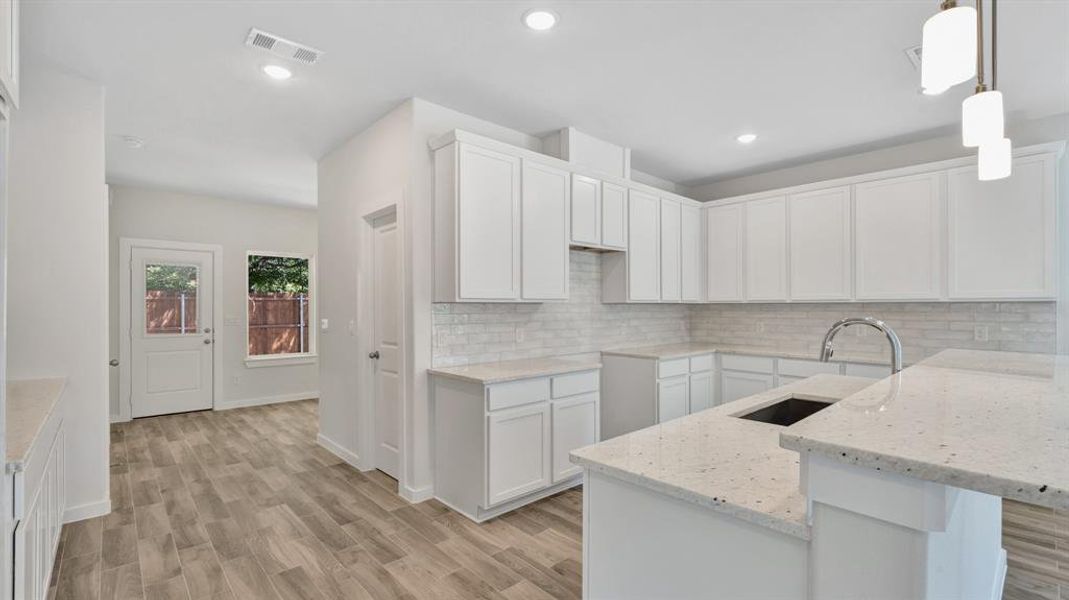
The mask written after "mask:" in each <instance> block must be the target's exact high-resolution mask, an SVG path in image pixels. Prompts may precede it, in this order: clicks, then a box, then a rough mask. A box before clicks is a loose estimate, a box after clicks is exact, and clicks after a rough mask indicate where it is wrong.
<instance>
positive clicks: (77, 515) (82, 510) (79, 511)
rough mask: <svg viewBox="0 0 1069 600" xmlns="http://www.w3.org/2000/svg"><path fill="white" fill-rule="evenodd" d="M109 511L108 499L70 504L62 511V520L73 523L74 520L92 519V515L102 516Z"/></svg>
mask: <svg viewBox="0 0 1069 600" xmlns="http://www.w3.org/2000/svg"><path fill="white" fill-rule="evenodd" d="M110 512H111V500H110V499H109V500H101V501H99V502H90V503H88V504H82V505H80V506H72V507H70V508H68V509H67V510H65V511H63V522H64V523H73V522H75V521H84V520H86V519H92V518H93V517H102V516H104V515H106V514H108V513H110Z"/></svg>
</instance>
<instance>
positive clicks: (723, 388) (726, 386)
mask: <svg viewBox="0 0 1069 600" xmlns="http://www.w3.org/2000/svg"><path fill="white" fill-rule="evenodd" d="M773 387H775V384H774V378H773V375H772V373H749V372H746V371H727V370H724V371H720V402H721V403H725V402H732V401H734V400H738V399H739V398H745V397H746V396H752V395H754V394H760V393H761V392H765V391H768V390H770V389H772V388H773Z"/></svg>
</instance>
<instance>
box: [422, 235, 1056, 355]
mask: <svg viewBox="0 0 1069 600" xmlns="http://www.w3.org/2000/svg"><path fill="white" fill-rule="evenodd" d="M600 267H601V260H600V257H599V255H598V254H596V253H593V252H587V251H581V250H573V251H572V252H571V282H570V283H571V290H570V296H571V298H570V300H568V301H567V302H547V303H543V304H435V305H434V309H433V314H432V317H433V319H432V322H433V326H434V337H433V340H434V349H433V352H434V358H433V361H434V365H435V366H453V365H460V364H468V363H477V362H490V361H498V360H512V359H518V358H535V357H540V356H566V355H577V354H591V353H596V352H598V351H599V350H601V349H603V348H613V347H622V346H641V345H646V344H661V343H673V342H683V341H691V340H694V341H708V342H713V343H721V344H724V345H732V346H751V347H757V348H765V349H769V350H781V351H785V352H803V353H812V354H813V355H814V356H816V354H817V352H818V350H819V346H820V341H821V339H822V338H823V336H824V332H825V331H826V330H827V329H828V327H829V326H830V325H831V324H832V323H834V322H835V321H836V320H838V319H841V318H843V317H846V316H858V315H860V316H867V315H871V316H874V317H877V318H880V319H883V320H884V321H886V322H887V323H888V324H890V325H891V327H893V328H894V329H895V331H897V332H898V335H899V337H900V338H901V339H902V346H903V350H904V355H905V360H906V362H907V363H912V362H916V361H918V360H921V359H923V358H926V357H928V356H931V355H932V354H935V353H936V352H939V351H940V350H943V349H946V348H971V349H978V350H1011V351H1022V352H1054V349H1055V329H1056V323H1055V321H1056V316H1055V315H1056V313H1055V303H1054V302H997V303H996V302H900V303H856V304H846V303H828V304H820V303H809V304H806V303H789V304H699V305H681V304H602V303H601V269H600ZM977 326H983V327H986V328H987V334H988V335H987V340H986V341H984V340H977V339H976V337H977V336H976V327H977ZM836 342H837V350H836V355H837V356H851V355H853V356H869V357H885V356H886V355H887V348H886V346H887V342H886V340H885V339H884V337H883V336H882V335H880V334H879V333H878V332H876V331H873V330H869V329H868V328H853V330H848V331H847V332H844V333H842V334H840V335H839V337H838V339H837V340H836Z"/></svg>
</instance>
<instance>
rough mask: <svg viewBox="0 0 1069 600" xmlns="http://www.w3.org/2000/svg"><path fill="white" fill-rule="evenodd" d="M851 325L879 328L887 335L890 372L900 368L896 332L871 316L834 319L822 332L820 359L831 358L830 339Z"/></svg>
mask: <svg viewBox="0 0 1069 600" xmlns="http://www.w3.org/2000/svg"><path fill="white" fill-rule="evenodd" d="M851 325H868V326H869V327H872V328H874V329H879V330H880V331H882V332H883V334H884V335H885V336H887V341H888V342H890V343H891V374H892V375H893V374H895V373H898V372H899V371H901V370H902V342H900V341H899V340H898V334H896V333H895V330H894V329H891V328H890V327H888V326H887V323H884V322H883V321H881V320H879V319H876V318H873V317H847V318H845V319H842V320H840V321H836V322H835V324H834V325H832V326H831V329H829V330H828V333H826V334H824V343H822V344H821V346H820V361H821V362H828V361H829V360H831V355H832V354H833V353H834V350H832V348H831V343H832V340H834V339H835V336H836V335H837V334H838V333H839V332H840V331H841V330H843V329H846V328H847V327H849V326H851Z"/></svg>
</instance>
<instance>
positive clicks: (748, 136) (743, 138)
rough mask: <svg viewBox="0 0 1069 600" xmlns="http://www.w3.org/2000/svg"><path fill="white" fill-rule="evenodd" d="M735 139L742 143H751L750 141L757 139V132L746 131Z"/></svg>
mask: <svg viewBox="0 0 1069 600" xmlns="http://www.w3.org/2000/svg"><path fill="white" fill-rule="evenodd" d="M735 139H736V140H738V142H739V143H740V144H749V143H752V142H753V141H754V140H756V139H757V134H756V133H744V134H742V135H740V136H739V137H737V138H735Z"/></svg>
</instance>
